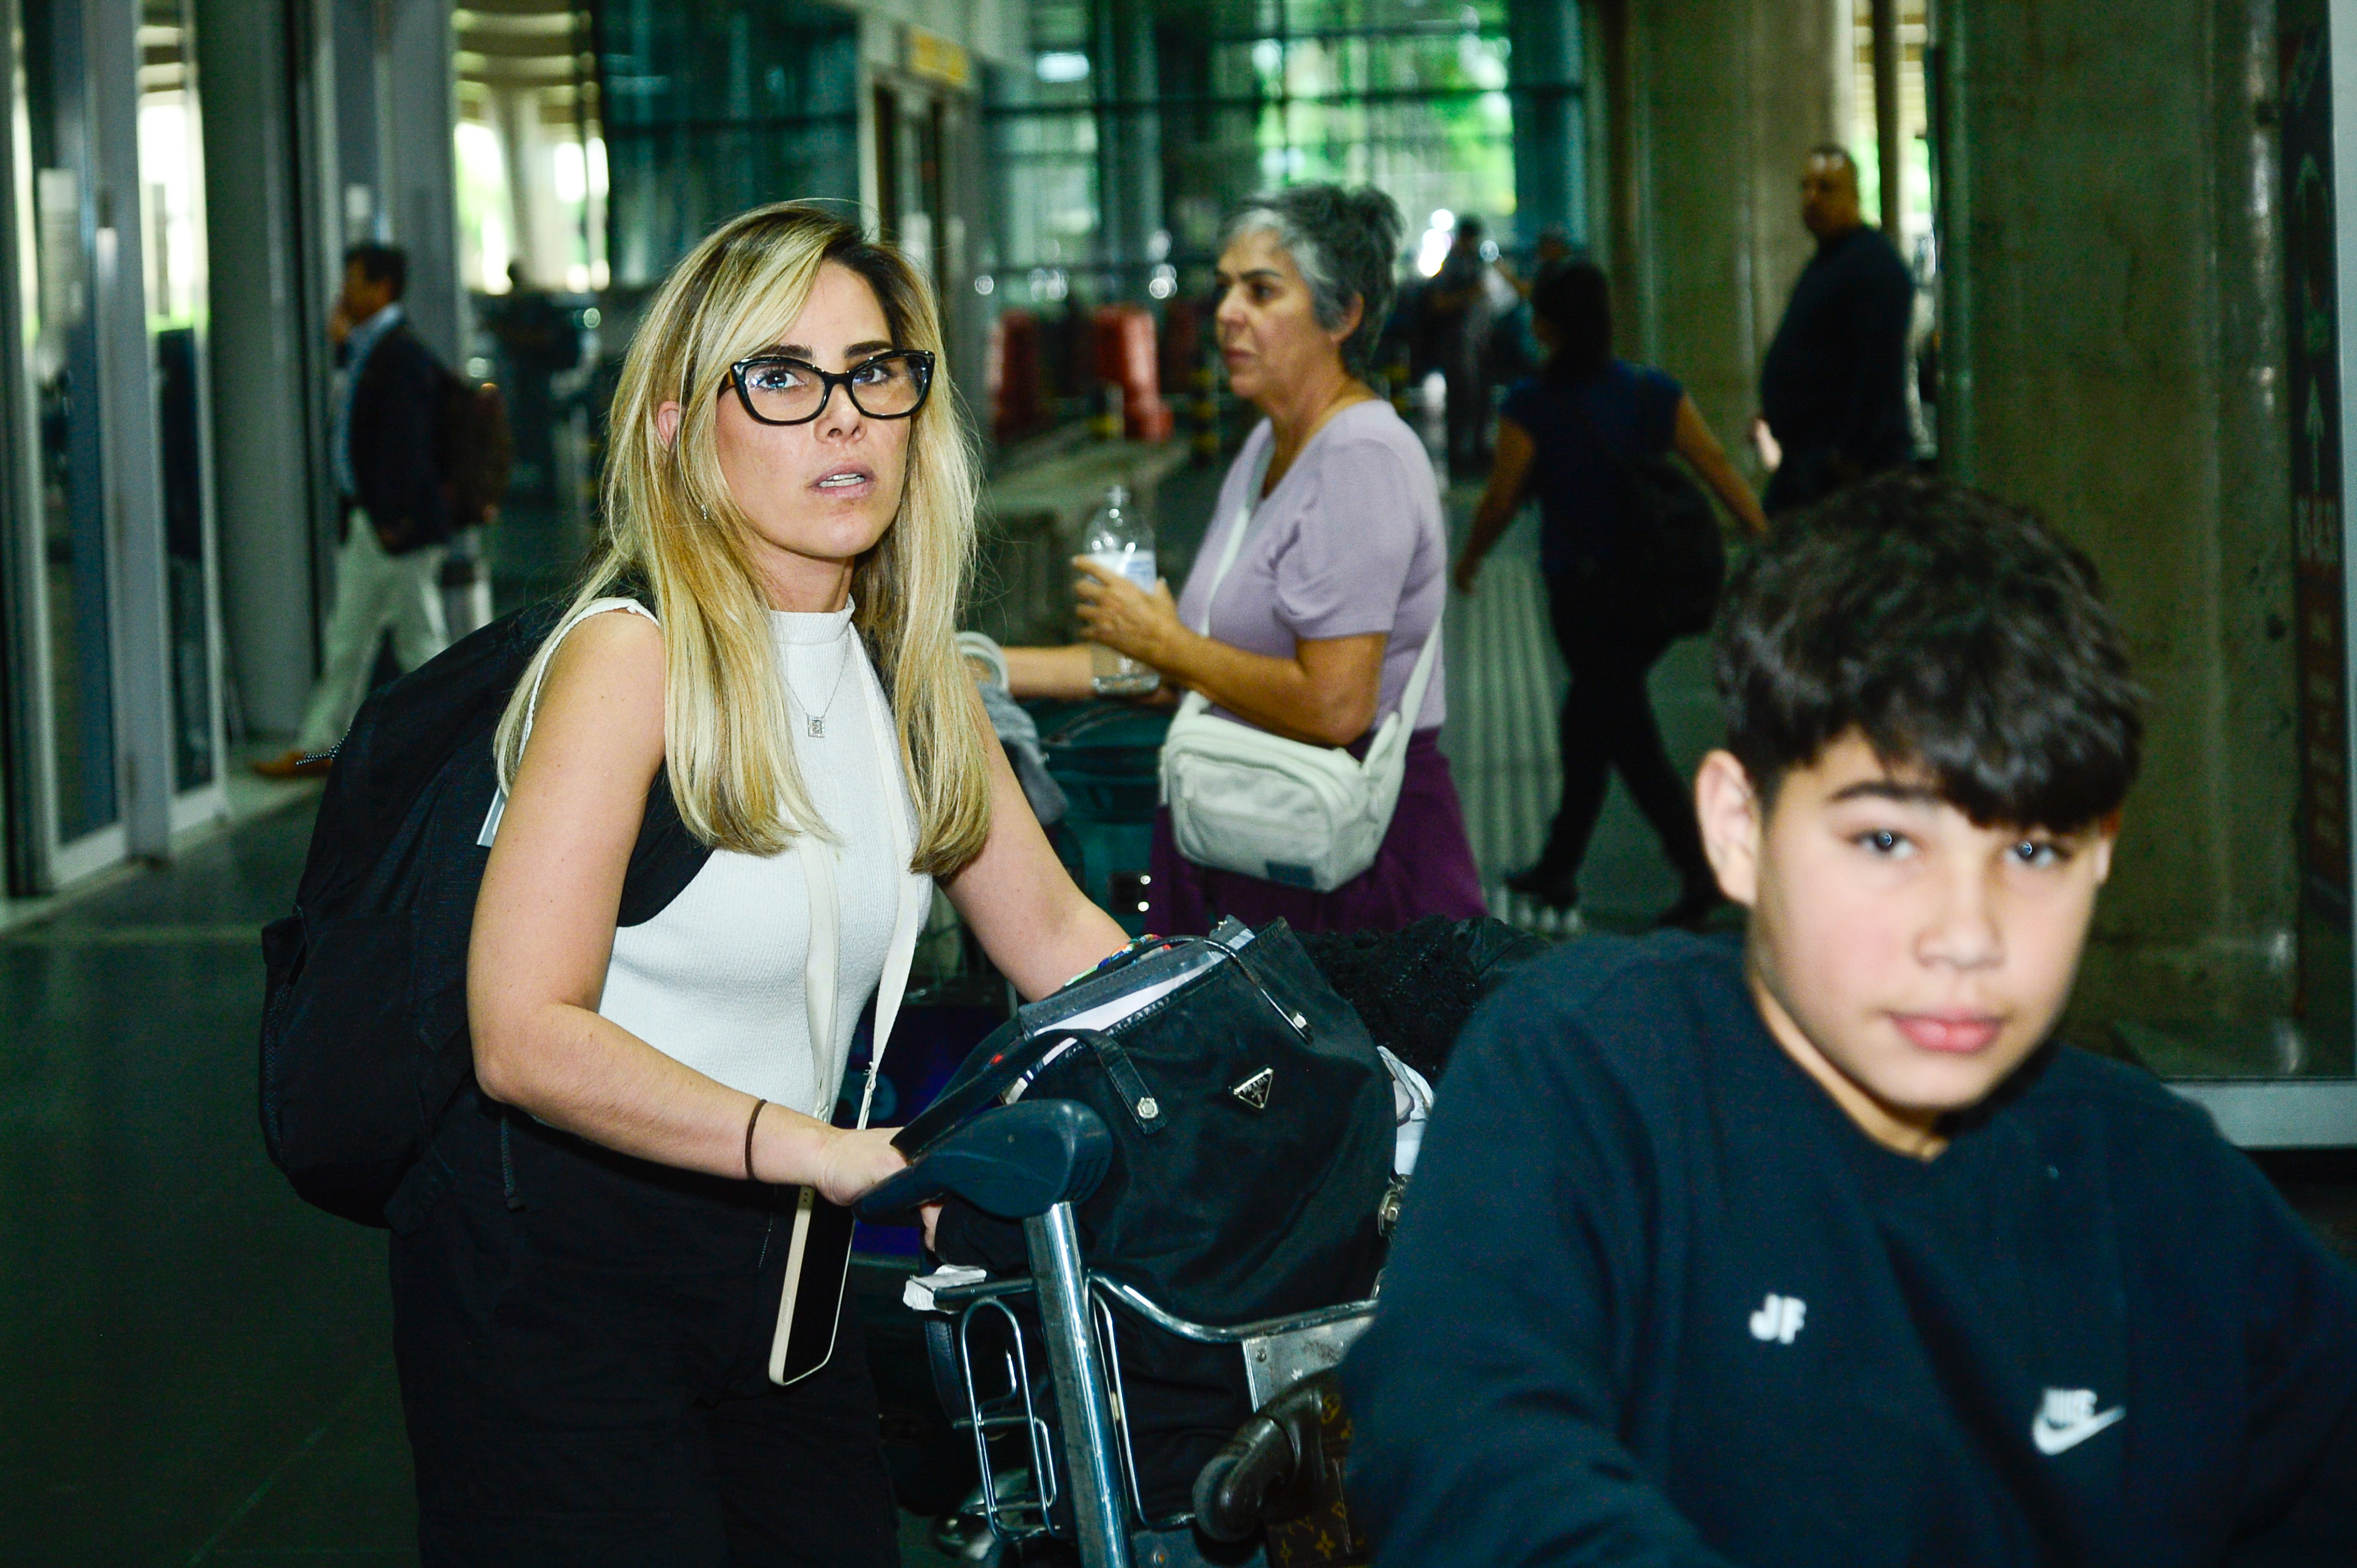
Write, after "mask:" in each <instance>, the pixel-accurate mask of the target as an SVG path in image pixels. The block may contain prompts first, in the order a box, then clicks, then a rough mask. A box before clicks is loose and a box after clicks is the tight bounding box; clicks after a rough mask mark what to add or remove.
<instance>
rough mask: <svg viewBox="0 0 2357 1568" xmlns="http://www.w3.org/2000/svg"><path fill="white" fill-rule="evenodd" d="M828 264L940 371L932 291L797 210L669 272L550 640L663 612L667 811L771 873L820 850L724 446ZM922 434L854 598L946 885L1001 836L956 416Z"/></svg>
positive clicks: (522, 725)
mask: <svg viewBox="0 0 2357 1568" xmlns="http://www.w3.org/2000/svg"><path fill="white" fill-rule="evenodd" d="M830 262H833V263H839V264H841V265H843V266H845V267H848V268H849V269H851V271H852V272H854V273H856V274H858V275H859V276H860V277H861V278H863V279H865V280H866V283H867V285H868V286H869V287H871V288H873V289H874V290H875V292H876V299H877V304H878V305H880V306H882V307H883V311H884V318H885V322H886V324H887V326H888V328H889V330H890V333H891V338H892V342H893V344H894V345H895V346H896V347H899V348H904V349H927V350H930V351H931V353H932V354H933V355H934V356H935V357H936V360H937V361H938V360H939V358H940V356H941V355H942V333H941V325H940V318H939V317H938V316H937V315H936V314H935V312H934V309H933V300H932V295H931V291H930V290H929V289H928V288H927V286H926V285H925V281H924V279H923V278H922V277H921V276H920V274H918V273H917V271H916V270H915V269H914V268H913V267H911V266H910V265H909V263H908V262H907V261H906V260H905V259H904V258H902V257H901V255H900V254H899V252H896V251H894V250H892V249H891V248H890V247H889V246H887V245H883V244H879V243H876V242H871V241H870V240H868V239H867V238H866V235H865V234H864V233H863V232H861V231H860V230H859V229H858V228H857V227H856V225H855V224H853V223H852V222H850V221H848V220H845V219H844V218H842V217H841V216H839V215H837V214H835V213H834V212H830V211H828V210H826V209H823V208H820V207H816V206H812V205H808V204H805V203H802V202H792V201H787V202H779V203H777V204H775V205H772V206H769V207H760V208H756V209H753V210H752V211H750V212H746V213H743V214H740V215H739V216H737V217H736V218H734V219H731V220H729V221H728V222H726V223H725V224H723V225H721V226H720V228H718V229H717V230H716V231H714V232H713V233H712V234H711V235H709V236H708V237H707V238H706V239H705V241H704V242H703V243H702V244H700V245H698V246H696V248H695V249H694V251H693V252H690V253H689V254H688V255H687V256H686V257H685V258H684V259H683V260H682V261H681V262H680V263H679V264H678V265H677V266H675V267H673V269H672V273H671V275H670V276H669V277H668V278H666V279H665V280H664V281H663V285H662V289H661V290H659V291H658V292H657V293H656V295H655V296H654V298H653V300H652V301H651V303H650V304H649V306H647V311H646V315H645V317H644V318H643V319H642V320H641V321H640V324H639V328H638V331H637V333H636V334H635V335H634V336H633V337H632V338H631V340H630V354H629V356H628V358H627V359H625V360H624V361H623V365H622V379H621V384H620V386H619V388H618V389H617V390H616V391H615V393H614V407H613V415H612V421H611V424H610V429H611V431H612V436H611V439H610V443H609V445H608V452H607V458H606V476H605V484H604V491H603V500H604V508H605V530H604V533H603V536H602V538H601V539H600V541H599V543H598V546H597V550H596V552H595V553H593V555H592V556H591V558H590V561H589V564H588V567H587V573H586V575H585V577H584V579H583V582H582V584H581V588H580V591H579V592H578V593H577V594H576V595H575V596H574V599H573V604H572V607H571V608H569V609H568V610H567V612H566V614H565V622H569V621H570V620H571V619H572V618H573V617H574V616H575V615H576V614H577V613H579V611H580V610H581V609H582V608H583V607H586V606H587V605H588V604H589V603H590V602H591V601H592V600H594V599H598V598H602V597H606V596H610V595H614V594H617V593H620V592H623V591H625V589H626V586H628V587H635V588H637V589H638V590H639V591H640V592H641V593H642V594H646V595H651V597H652V600H653V603H652V606H651V607H652V608H653V610H654V612H655V615H656V617H657V618H658V619H659V620H660V622H661V623H662V640H663V660H664V663H663V760H664V763H665V766H666V767H667V768H668V770H669V772H670V781H671V791H672V795H673V799H674V800H676V801H677V802H678V804H679V813H680V817H681V819H682V821H683V822H685V823H686V824H687V827H688V829H689V831H690V832H694V834H695V836H696V837H697V838H698V839H700V840H702V841H703V842H704V843H708V844H712V845H714V846H715V847H716V848H720V849H728V850H736V851H738V852H740V853H743V854H776V853H778V852H779V851H780V850H782V849H784V848H785V847H786V846H787V845H788V844H789V843H791V842H792V839H793V836H794V835H795V834H796V833H800V832H816V833H819V834H821V835H822V836H824V835H826V834H827V833H828V832H829V830H828V828H827V826H826V824H825V822H823V820H822V819H821V817H820V816H819V814H818V811H817V810H816V808H815V807H814V806H813V803H812V801H811V797H810V791H809V789H808V788H807V787H806V786H805V784H804V782H803V779H802V769H801V768H800V766H799V765H798V763H797V761H796V758H795V756H794V746H793V743H792V740H791V734H792V730H791V725H790V724H789V723H788V722H787V714H786V701H785V682H784V677H783V674H782V673H781V671H780V665H779V662H778V657H777V654H776V651H775V650H774V648H773V646H772V644H771V642H770V618H769V613H768V612H769V609H770V605H769V600H768V598H767V596H765V595H764V593H763V592H762V588H761V584H760V580H759V576H758V575H757V574H756V572H755V570H754V566H753V560H752V555H751V553H750V552H749V551H748V546H747V540H748V536H749V535H750V532H751V524H750V522H749V521H748V520H747V518H746V516H745V514H744V512H743V511H742V510H741V509H739V508H738V506H737V502H736V499H734V498H733V497H732V496H730V494H729V493H728V485H727V482H726V479H725V478H722V476H721V472H720V460H719V454H718V451H717V448H716V446H715V445H714V439H713V425H714V419H715V413H716V408H717V406H718V401H719V397H720V395H722V391H723V389H724V388H725V387H726V382H727V378H728V367H729V366H730V365H732V364H734V363H735V362H736V361H737V360H742V359H745V358H747V357H748V356H750V355H753V354H758V353H760V352H762V351H763V350H764V349H771V348H774V347H775V346H776V345H777V344H778V343H780V341H782V340H783V338H784V337H785V335H786V330H787V328H790V327H791V326H792V324H793V322H794V320H795V318H796V317H799V316H801V314H802V306H803V304H804V303H805V302H806V301H807V300H808V299H809V297H810V292H811V286H812V285H813V283H814V282H815V281H816V279H817V277H818V274H819V269H820V268H821V267H822V266H823V265H824V264H826V263H830ZM940 390H942V391H943V392H946V388H943V389H940ZM673 402H676V403H678V404H679V405H680V408H681V415H680V421H679V427H678V429H677V430H676V431H675V432H674V433H673V439H672V441H671V442H670V443H669V444H668V445H666V444H665V443H664V441H663V439H662V435H661V434H660V433H659V432H658V430H657V428H656V423H655V414H656V411H657V410H658V409H660V408H661V407H662V405H663V404H664V403H673ZM909 425H910V426H911V428H910V429H909V445H908V454H907V468H906V478H905V480H904V483H903V487H902V490H901V496H900V510H899V515H898V516H897V517H896V518H895V519H894V520H893V522H892V524H891V526H890V527H889V528H888V529H887V530H886V531H885V533H884V536H883V538H882V539H880V540H879V541H877V543H876V545H875V547H874V548H873V549H871V550H869V551H868V552H867V553H866V554H865V555H863V556H861V557H860V558H859V559H858V561H857V562H856V563H855V564H854V565H853V567H852V575H851V593H852V597H853V598H854V600H856V603H857V606H858V608H857V611H856V615H855V617H854V621H855V624H856V627H857V628H858V631H859V635H860V637H861V638H862V639H863V640H864V641H865V642H866V647H867V650H868V654H869V656H870V657H871V658H872V659H873V660H875V663H876V669H877V675H878V676H879V677H880V678H881V680H882V682H883V684H884V690H885V692H886V693H887V694H888V696H889V697H890V699H891V706H892V716H893V722H894V727H895V728H896V729H897V730H898V732H899V743H900V754H901V758H902V762H903V765H904V767H905V768H906V771H907V776H908V779H909V794H910V796H911V797H912V798H913V799H914V800H915V803H916V811H917V833H916V852H915V854H914V856H913V865H912V869H914V870H918V871H923V872H928V873H931V874H933V875H943V874H946V873H948V872H951V871H953V870H955V869H956V868H957V867H959V866H961V865H964V864H965V863H966V862H967V861H969V860H971V859H973V858H974V855H975V854H979V853H980V851H981V849H982V844H983V840H984V839H985V837H986V836H987V835H988V833H989V831H990V785H989V774H988V770H987V764H986V761H985V753H984V751H983V747H982V737H981V733H980V730H979V728H978V727H977V724H976V720H975V717H974V698H973V683H972V682H971V681H969V680H968V679H967V677H966V674H965V671H964V668H963V664H962V662H961V661H960V660H959V658H958V655H957V650H956V634H957V622H956V616H957V607H958V599H959V594H960V591H961V589H962V588H963V585H964V582H965V574H966V570H967V567H968V564H969V563H970V561H971V558H972V555H973V552H974V504H975V494H974V461H973V456H972V453H971V450H970V448H969V446H968V441H967V436H966V433H965V428H964V425H963V423H962V421H961V420H960V418H959V416H958V410H957V407H956V404H955V400H954V399H953V398H952V397H950V396H947V395H942V396H935V397H931V398H928V399H927V400H926V402H925V405H924V406H923V407H922V408H920V410H918V412H917V413H916V415H915V417H913V418H912V419H910V420H909ZM565 622H560V623H559V624H560V625H563V624H565ZM554 650H555V639H554V638H551V639H549V641H548V642H546V643H544V644H543V645H542V647H541V650H540V651H539V653H538V654H537V655H535V656H534V658H533V661H532V664H531V667H530V668H529V669H527V670H526V671H525V672H524V676H523V679H522V681H520V682H517V686H516V693H515V695H514V696H513V697H512V698H511V699H510V700H509V703H508V708H507V713H506V714H505V716H504V717H502V718H501V720H500V729H499V736H498V739H497V741H496V746H497V748H498V758H499V768H500V781H501V782H502V783H503V784H509V785H512V784H513V782H514V780H515V772H516V766H517V764H518V762H519V761H520V760H521V759H522V755H523V740H524V731H525V729H526V727H527V725H528V722H529V720H528V713H529V709H530V705H531V703H532V700H533V693H535V692H537V691H538V689H539V686H540V682H541V679H542V677H543V675H544V672H545V671H546V669H547V666H548V661H549V659H550V657H551V655H552V654H553V653H554Z"/></svg>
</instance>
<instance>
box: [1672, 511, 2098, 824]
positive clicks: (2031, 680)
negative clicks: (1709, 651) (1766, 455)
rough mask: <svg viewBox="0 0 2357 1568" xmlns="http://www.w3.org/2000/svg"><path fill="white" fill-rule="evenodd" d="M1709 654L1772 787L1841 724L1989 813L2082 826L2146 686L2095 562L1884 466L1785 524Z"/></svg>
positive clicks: (1981, 818)
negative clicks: (2131, 666)
mask: <svg viewBox="0 0 2357 1568" xmlns="http://www.w3.org/2000/svg"><path fill="white" fill-rule="evenodd" d="M1716 652H1717V674H1718V690H1719V695H1720V699H1721V701H1722V702H1723V703H1724V704H1725V709H1726V715H1727V743H1726V744H1727V750H1728V751H1730V752H1732V753H1733V754H1734V755H1735V757H1736V760H1738V761H1739V762H1740V763H1742V764H1743V766H1744V768H1745V770H1746V771H1747V772H1749V774H1750V776H1751V779H1752V782H1753V786H1754V787H1755V788H1756V789H1760V791H1761V792H1762V795H1763V797H1765V798H1770V799H1772V797H1773V794H1774V791H1775V789H1776V787H1777V785H1778V784H1779V783H1780V782H1781V779H1782V777H1783V775H1784V773H1785V772H1786V770H1788V769H1790V768H1803V767H1806V766H1808V765H1809V764H1810V763H1812V762H1813V761H1814V760H1815V759H1816V758H1817V757H1819V756H1820V755H1821V754H1822V753H1823V752H1824V748H1825V747H1826V746H1828V745H1830V744H1832V743H1833V742H1835V741H1836V740H1838V739H1840V738H1841V737H1842V736H1845V735H1847V734H1850V733H1851V732H1853V731H1855V732H1857V734H1859V735H1860V736H1863V737H1864V738H1865V740H1866V741H1867V744H1868V745H1870V746H1873V747H1874V749H1875V752H1876V753H1877V755H1878V756H1879V757H1882V758H1883V760H1884V761H1885V762H1887V763H1890V764H1892V765H1895V766H1903V765H1911V766H1915V767H1920V768H1923V769H1924V770H1925V771H1927V772H1928V773H1929V774H1930V775H1931V777H1932V782H1933V785H1934V787H1935V788H1936V789H1938V790H1939V791H1940V793H1941V795H1942V796H1943V798H1944V799H1946V800H1948V801H1950V802H1951V803H1952V804H1953V805H1955V806H1956V807H1957V808H1958V809H1959V810H1961V811H1964V814H1965V815H1966V816H1968V817H1970V818H1971V819H1972V820H1973V821H1974V822H1978V823H1981V824H1983V825H1988V824H1992V823H2004V824H2007V825H2009V826H2018V827H2040V828H2046V829H2050V830H2052V831H2055V832H2070V831H2073V830H2077V829H2080V828H2084V827H2086V826H2088V825H2090V824H2092V823H2093V822H2097V821H2098V820H2100V819H2102V818H2103V817H2104V816H2106V815H2108V814H2109V813H2111V812H2112V811H2116V810H2117V809H2118V808H2119V806H2120V803H2121V802H2122V801H2123V800H2126V798H2127V793H2128V788H2129V786H2130V785H2132V784H2134V783H2135V782H2136V768H2137V765H2138V762H2139V760H2140V757H2141V753H2142V749H2143V742H2144V724H2143V719H2142V717H2141V712H2140V710H2141V707H2142V703H2143V693H2142V692H2141V691H2140V690H2139V689H2138V687H2137V685H2136V681H2135V680H2134V678H2133V677H2132V676H2131V675H2130V673H2129V671H2128V659H2127V653H2126V650H2125V649H2124V648H2123V647H2122V645H2121V639H2120V631H2119V627H2118V625H2117V623H2115V621H2114V620H2113V618H2112V615H2111V612H2110V611H2109V610H2108V609H2106V608H2105V607H2104V602H2103V599H2102V596H2101V589H2100V585H2099V584H2098V582H2097V579H2096V575H2095V568H2094V566H2093V564H2092V563H2091V562H2089V561H2088V559H2087V558H2086V557H2085V556H2084V555H2083V554H2081V553H2079V552H2078V551H2077V550H2075V549H2073V548H2072V547H2071V546H2070V545H2069V544H2066V543H2064V542H2062V541H2061V540H2060V539H2058V538H2057V537H2056V536H2055V535H2054V534H2053V532H2050V530H2049V529H2048V528H2047V527H2046V525H2045V524H2044V523H2043V522H2041V521H2040V520H2039V518H2038V517H2037V515H2036V514H2035V513H2033V512H2031V511H2030V510H2028V509H2027V508H2024V507H2019V506H2016V505H2013V504H2011V503H2009V502H2007V501H2003V500H1999V499H1997V498H1996V497H1995V496H1992V495H1989V494H1987V493H1986V492H1984V491H1981V490H1975V489H1968V488H1967V487H1965V486H1963V485H1958V484H1953V483H1950V482H1949V481H1947V480H1944V479H1939V478H1932V477H1931V476H1929V475H1924V474H1918V473H1911V472H1901V473H1894V474H1887V475H1884V476H1881V477H1879V478H1874V479H1869V480H1867V481H1865V482H1863V483H1860V484H1857V485H1853V486H1850V487H1849V488H1847V489H1843V490H1840V491H1838V492H1836V493H1835V495H1834V496H1833V497H1832V498H1831V499H1827V500H1825V501H1824V502H1823V503H1821V504H1819V505H1818V506H1816V507H1814V508H1813V509H1812V510H1808V511H1806V512H1803V513H1801V514H1799V515H1798V516H1796V517H1793V518H1792V519H1789V520H1784V521H1781V522H1780V525H1779V527H1778V529H1777V531H1776V532H1775V533H1774V534H1773V535H1772V536H1771V537H1770V539H1769V540H1768V542H1765V543H1763V544H1761V545H1760V547H1759V548H1758V549H1757V550H1755V551H1753V552H1752V553H1751V555H1750V556H1749V559H1747V560H1746V561H1745V562H1744V563H1743V564H1742V565H1741V566H1740V567H1739V568H1738V570H1737V572H1736V574H1735V576H1734V580H1733V581H1732V582H1731V583H1730V584H1729V585H1728V588H1727V604H1726V607H1725V610H1724V612H1723V613H1722V615H1721V618H1720V621H1719V627H1718V633H1717V648H1716Z"/></svg>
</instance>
